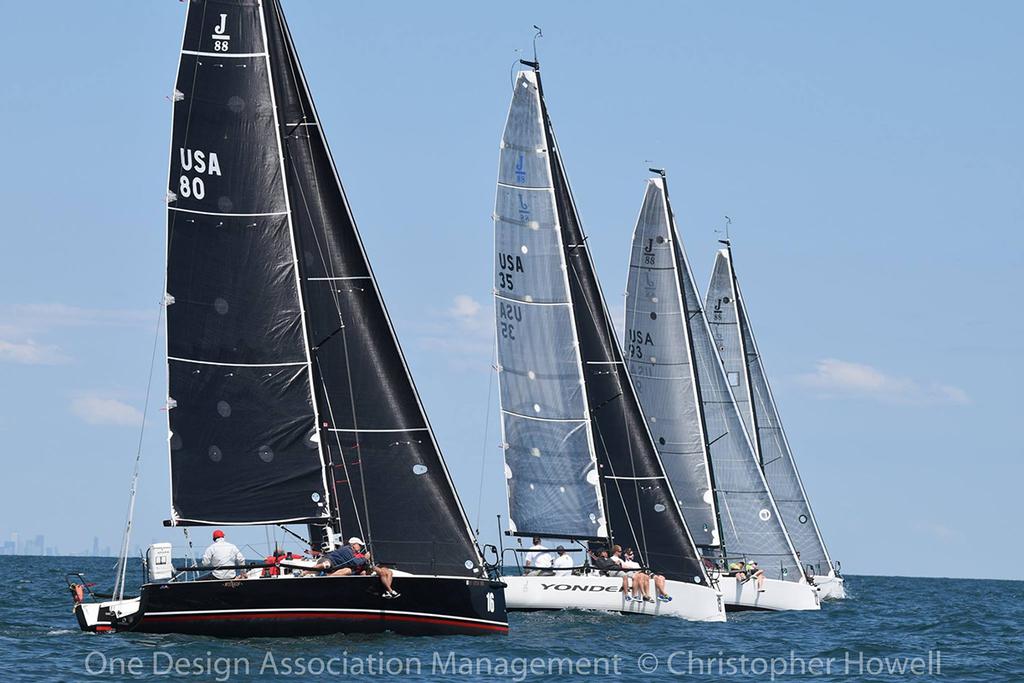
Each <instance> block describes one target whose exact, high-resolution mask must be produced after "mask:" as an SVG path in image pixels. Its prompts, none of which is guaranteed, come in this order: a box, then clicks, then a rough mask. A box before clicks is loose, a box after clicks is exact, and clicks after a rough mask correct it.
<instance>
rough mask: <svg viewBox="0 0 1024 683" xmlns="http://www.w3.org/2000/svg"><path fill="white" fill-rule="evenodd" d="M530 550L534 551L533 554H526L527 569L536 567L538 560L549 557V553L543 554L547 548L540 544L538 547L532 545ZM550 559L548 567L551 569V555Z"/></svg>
mask: <svg viewBox="0 0 1024 683" xmlns="http://www.w3.org/2000/svg"><path fill="white" fill-rule="evenodd" d="M530 550H531V551H533V552H529V553H526V566H527V567H536V566H537V561H538V559H539V558H540V557H541V556H542V555H547V553H545V552H542V551H544V550H547V548H545V547H544V546H542V545H541V544H540V543H538V544H537V545H531V546H530ZM548 558H549V559H548V565H547V566H549V567H550V566H551V564H550V562H551V560H550V555H549V556H548Z"/></svg>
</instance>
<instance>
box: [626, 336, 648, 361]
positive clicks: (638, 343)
mask: <svg viewBox="0 0 1024 683" xmlns="http://www.w3.org/2000/svg"><path fill="white" fill-rule="evenodd" d="M628 338H629V357H630V358H635V359H637V360H640V359H641V358H643V357H644V347H645V346H654V338H653V337H651V333H650V332H644V331H643V330H632V329H631V330H629V335H628Z"/></svg>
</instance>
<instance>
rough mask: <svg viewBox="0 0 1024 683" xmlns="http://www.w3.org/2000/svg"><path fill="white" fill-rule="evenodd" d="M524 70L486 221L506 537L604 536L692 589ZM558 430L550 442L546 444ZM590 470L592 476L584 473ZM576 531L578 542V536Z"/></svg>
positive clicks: (666, 497)
mask: <svg viewBox="0 0 1024 683" xmlns="http://www.w3.org/2000/svg"><path fill="white" fill-rule="evenodd" d="M527 65H528V66H531V67H533V70H530V71H521V72H520V73H519V75H518V76H517V78H516V81H515V89H514V93H513V98H512V104H511V108H510V112H509V118H508V122H507V124H506V129H505V135H504V137H503V140H502V157H501V165H500V170H499V181H498V196H497V201H496V212H495V230H496V250H497V252H498V253H497V254H496V263H495V277H496V281H495V306H496V322H497V325H498V362H499V370H500V371H499V379H500V385H501V401H502V422H503V428H504V434H505V436H504V440H505V453H506V477H507V478H508V493H509V505H510V512H511V513H512V515H513V521H514V522H515V524H516V526H515V527H513V531H518V532H519V533H536V532H540V531H543V532H544V535H547V536H549V537H572V538H579V537H580V536H581V535H584V536H586V535H589V536H590V537H592V538H610V539H613V540H614V541H615V542H616V543H619V544H621V545H623V546H633V547H634V548H636V549H637V550H638V551H639V553H640V556H641V557H642V561H643V562H644V563H645V564H646V565H649V566H651V567H654V568H656V569H657V570H658V571H659V572H661V573H663V574H664V575H665V576H666V577H668V578H669V579H675V580H680V581H686V582H695V583H696V584H699V585H705V586H706V585H708V583H709V581H708V576H707V574H706V572H705V570H704V567H703V564H702V563H701V561H700V559H699V557H698V554H697V551H696V548H695V546H694V544H693V541H692V539H691V538H690V534H689V531H688V530H687V528H686V524H685V523H684V521H683V518H682V515H681V514H680V511H679V508H678V506H677V504H676V502H675V498H674V496H673V495H672V492H671V489H670V487H669V482H668V480H667V479H666V476H665V472H664V470H663V469H662V465H661V461H660V460H659V458H658V453H657V450H656V448H655V446H654V443H653V441H652V440H651V435H650V433H649V432H648V430H647V425H646V422H645V420H644V417H643V414H642V412H641V409H640V404H639V402H638V400H637V397H636V394H635V392H634V390H633V386H632V384H631V382H630V378H629V375H628V373H627V372H626V368H625V365H624V363H623V359H622V353H621V351H620V349H619V347H618V343H617V342H616V337H615V331H614V328H613V326H612V324H611V320H610V318H609V316H608V311H607V306H606V304H605V301H604V297H603V295H602V293H601V289H600V285H599V284H598V280H597V276H596V273H595V270H594V265H593V262H592V261H591V257H590V253H589V249H588V248H587V245H586V237H585V235H584V234H583V230H582V226H581V223H580V219H579V215H578V213H577V210H576V206H575V202H574V201H573V197H572V192H571V190H570V188H569V183H568V180H567V178H566V174H565V170H564V167H563V165H562V159H561V155H560V153H559V151H558V145H557V143H556V141H555V136H554V129H553V127H552V124H551V119H550V117H549V116H548V113H547V108H546V105H545V102H544V96H543V90H542V87H541V81H540V71H539V67H538V66H537V65H536V64H534V63H527ZM545 234H547V235H549V236H548V237H546V238H545V237H544V235H545ZM524 285H526V286H525V287H524ZM548 311H555V312H552V313H546V312H548ZM558 311H560V312H558ZM542 312H544V313H542ZM530 363H532V364H533V366H532V367H530V365H529V364H530ZM534 368H537V370H535V369H534ZM576 377H578V378H579V379H577V380H575V390H573V388H572V386H573V378H576ZM531 408H532V409H531ZM577 408H580V409H582V411H583V412H582V413H581V414H579V416H576V414H575V412H574V411H575V410H576V409H577ZM559 411H565V412H564V414H561V415H560V414H559ZM562 425H567V426H566V427H564V429H563V431H564V435H563V436H562V437H561V438H560V439H555V438H552V430H553V429H558V428H560V426H562ZM537 444H543V447H537ZM544 447H547V448H546V449H545V448H544ZM591 463H594V464H596V471H597V472H598V473H599V477H594V476H592V472H593V471H594V469H593V466H592V465H591ZM524 503H525V504H524ZM595 507H596V508H597V510H598V511H597V512H594V511H593V510H594V508H595ZM520 514H523V515H527V516H528V517H529V520H530V522H532V524H531V523H526V524H524V523H523V519H522V518H517V516H518V515H520ZM588 518H589V526H588ZM573 519H575V520H576V521H572V520H573ZM542 524H546V526H544V527H543V528H539V525H542ZM580 524H582V525H583V527H584V529H587V528H589V529H591V530H592V531H591V532H590V533H589V534H581V533H580V532H579V525H580ZM559 526H560V527H561V528H560V529H559V528H553V527H559Z"/></svg>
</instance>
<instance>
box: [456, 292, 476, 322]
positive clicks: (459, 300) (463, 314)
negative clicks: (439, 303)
mask: <svg viewBox="0 0 1024 683" xmlns="http://www.w3.org/2000/svg"><path fill="white" fill-rule="evenodd" d="M482 308H483V307H482V306H481V305H480V303H479V302H478V301H477V300H476V299H474V298H473V297H471V296H469V295H468V294H459V295H458V296H456V297H455V301H454V302H453V305H452V307H451V308H449V309H448V315H450V316H452V317H454V318H473V317H475V316H477V315H478V314H479V313H480V310H481V309H482Z"/></svg>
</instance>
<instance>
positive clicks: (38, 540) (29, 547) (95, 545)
mask: <svg viewBox="0 0 1024 683" xmlns="http://www.w3.org/2000/svg"><path fill="white" fill-rule="evenodd" d="M0 555H40V556H59V555H68V556H74V557H116V553H114V551H113V547H112V546H110V545H104V546H102V547H101V546H100V539H99V537H98V536H93V538H92V547H91V548H85V549H83V550H81V551H79V552H67V553H65V552H61V549H60V548H59V547H58V546H56V545H46V536H45V535H43V534H36V535H35V536H33V537H31V538H27V539H25V540H22V537H21V534H20V533H19V532H17V531H11V532H10V534H9V536H8V539H7V540H5V541H3V542H2V543H0Z"/></svg>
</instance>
